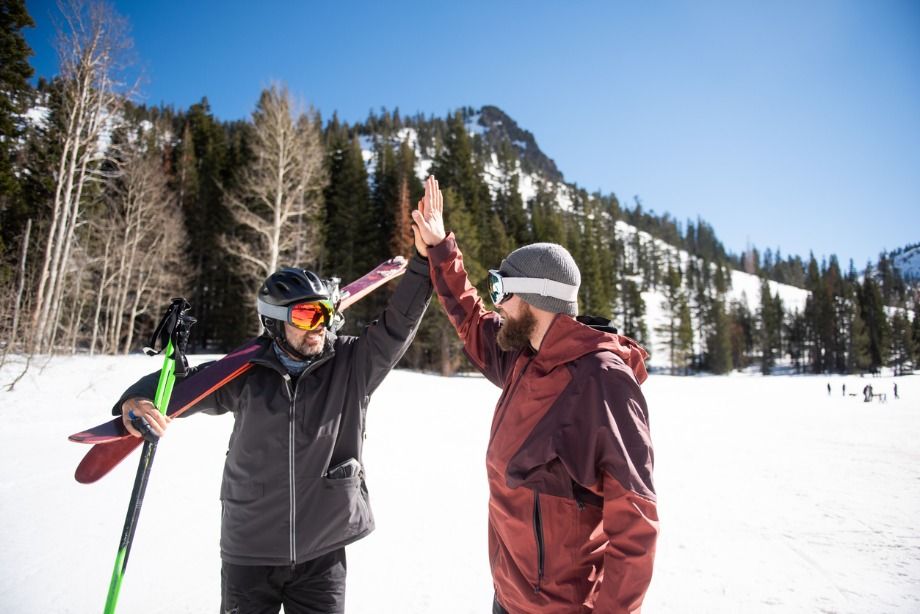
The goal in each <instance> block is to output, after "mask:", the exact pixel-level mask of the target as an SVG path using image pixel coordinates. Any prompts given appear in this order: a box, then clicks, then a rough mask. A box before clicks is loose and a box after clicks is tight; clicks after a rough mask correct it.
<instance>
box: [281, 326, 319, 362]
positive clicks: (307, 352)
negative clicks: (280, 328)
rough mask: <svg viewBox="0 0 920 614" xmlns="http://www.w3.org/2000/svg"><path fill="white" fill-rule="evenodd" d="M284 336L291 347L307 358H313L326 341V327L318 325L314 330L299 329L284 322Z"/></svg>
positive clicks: (317, 354)
mask: <svg viewBox="0 0 920 614" xmlns="http://www.w3.org/2000/svg"><path fill="white" fill-rule="evenodd" d="M284 337H285V339H287V342H288V343H289V344H290V345H291V347H292V348H294V349H295V350H297V351H298V352H300V353H301V354H303V355H304V356H306V357H307V358H315V357H316V356H319V355H320V354H322V352H323V346H324V345H325V343H326V328H325V327H323V326H320V327H319V328H317V329H315V330H301V329H299V328H297V327H296V326H291V325H290V324H288V323H287V322H285V323H284Z"/></svg>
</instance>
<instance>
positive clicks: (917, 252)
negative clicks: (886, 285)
mask: <svg viewBox="0 0 920 614" xmlns="http://www.w3.org/2000/svg"><path fill="white" fill-rule="evenodd" d="M894 266H896V267H897V268H898V269H899V270H900V271H901V276H902V277H903V278H904V279H908V280H920V247H914V248H913V249H909V250H907V251H906V252H904V253H902V254H898V255H897V256H895V257H894Z"/></svg>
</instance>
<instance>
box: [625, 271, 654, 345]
mask: <svg viewBox="0 0 920 614" xmlns="http://www.w3.org/2000/svg"><path fill="white" fill-rule="evenodd" d="M620 313H621V314H622V315H621V317H620V322H621V329H622V332H623V334H624V335H626V336H627V337H632V338H633V339H635V340H636V341H638V342H639V343H641V344H642V345H644V346H645V347H646V349H647V350H649V351H651V348H650V347H649V345H648V341H649V339H648V329H647V328H646V326H645V301H644V300H643V298H642V291H641V289H640V288H639V285H638V284H637V283H636V282H635V281H633V280H632V279H624V280H623V288H622V289H621V291H620Z"/></svg>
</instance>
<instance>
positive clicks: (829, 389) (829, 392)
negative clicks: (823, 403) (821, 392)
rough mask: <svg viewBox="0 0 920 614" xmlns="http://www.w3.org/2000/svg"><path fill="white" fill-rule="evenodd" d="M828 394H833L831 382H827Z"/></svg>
mask: <svg viewBox="0 0 920 614" xmlns="http://www.w3.org/2000/svg"><path fill="white" fill-rule="evenodd" d="M827 396H831V383H830V382H828V383H827Z"/></svg>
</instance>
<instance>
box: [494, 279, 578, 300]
mask: <svg viewBox="0 0 920 614" xmlns="http://www.w3.org/2000/svg"><path fill="white" fill-rule="evenodd" d="M502 289H503V290H504V291H505V293H507V294H515V293H517V294H539V295H540V296H549V297H552V298H557V299H559V300H561V301H574V300H575V299H577V298H578V286H571V285H569V284H564V283H562V282H559V281H553V280H552V279H542V278H537V277H502Z"/></svg>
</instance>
